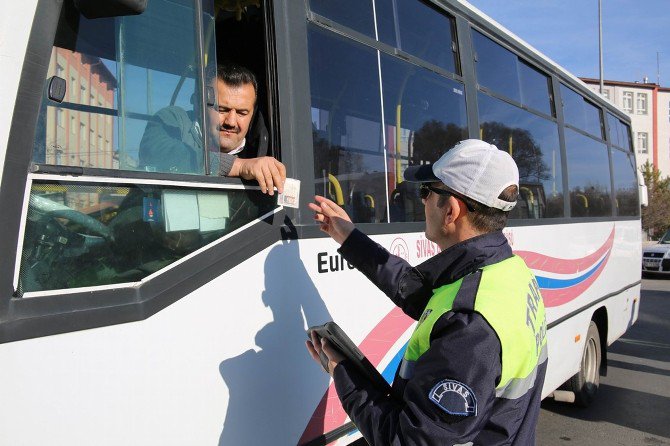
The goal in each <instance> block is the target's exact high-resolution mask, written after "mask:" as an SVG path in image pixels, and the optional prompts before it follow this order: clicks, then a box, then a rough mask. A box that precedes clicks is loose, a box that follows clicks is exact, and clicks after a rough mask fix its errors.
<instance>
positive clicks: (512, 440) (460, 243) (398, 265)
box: [307, 139, 547, 446]
mask: <svg viewBox="0 0 670 446" xmlns="http://www.w3.org/2000/svg"><path fill="white" fill-rule="evenodd" d="M405 179H406V180H407V181H412V182H419V183H420V192H421V198H422V200H423V202H424V206H425V216H426V237H427V238H428V239H429V240H431V241H433V242H435V243H436V244H437V245H438V246H439V247H440V249H441V250H442V251H441V252H440V253H439V254H438V255H436V256H434V257H432V258H431V259H429V260H427V261H425V262H423V263H422V264H420V265H418V266H416V267H412V266H411V265H409V264H408V263H407V262H406V261H405V260H403V259H401V258H399V257H396V256H394V255H392V254H390V253H389V252H388V251H386V250H385V249H384V248H382V247H381V246H380V245H378V244H376V243H374V242H373V241H372V240H371V239H370V238H368V237H367V236H366V235H364V234H363V233H362V232H360V231H359V230H357V229H355V227H354V225H353V223H352V222H351V220H350V219H349V216H348V215H347V214H346V212H344V210H342V209H341V208H340V207H338V206H337V205H336V204H335V203H333V202H332V201H330V200H327V199H325V198H323V197H320V196H317V197H316V203H310V204H309V207H310V209H311V210H313V211H315V213H316V214H315V217H314V218H315V220H316V221H318V222H319V223H320V225H321V230H322V231H324V232H326V233H327V234H328V235H330V236H331V237H332V238H333V239H334V240H335V241H337V242H338V243H340V244H341V245H342V246H341V247H340V249H339V252H340V253H341V254H342V255H343V256H344V258H345V259H347V261H349V262H350V263H351V264H353V265H354V266H355V267H356V268H357V269H358V270H359V271H361V272H362V273H363V274H365V275H366V276H367V277H368V279H370V280H371V281H372V282H373V283H374V284H375V285H377V287H379V288H380V289H381V290H382V291H384V293H386V295H387V296H389V297H390V298H391V300H393V302H394V303H395V304H396V305H398V306H400V307H401V308H402V309H403V311H404V312H405V313H406V314H407V315H409V316H410V317H412V318H414V319H415V320H418V321H419V322H418V325H417V327H416V329H415V331H414V333H413V334H412V336H411V338H410V340H409V343H408V346H407V350H406V351H405V353H404V357H403V360H402V362H401V364H400V366H399V368H398V370H397V372H396V376H395V379H394V381H393V394H392V395H382V394H380V392H379V391H377V390H375V388H374V387H373V386H372V385H371V384H370V383H369V382H368V380H367V379H366V378H365V377H363V376H362V375H360V374H359V373H358V372H357V370H356V369H355V368H354V367H352V364H351V363H350V360H348V359H345V358H344V357H343V356H341V355H340V354H339V353H338V352H337V351H336V350H334V349H333V348H332V346H331V345H330V344H329V343H328V342H327V341H325V340H319V339H316V338H315V337H313V338H312V339H311V341H308V342H307V348H308V350H309V353H310V354H311V356H312V357H313V359H314V360H315V361H316V362H318V363H320V361H319V353H320V352H321V351H323V352H324V353H325V354H326V355H327V356H328V358H329V364H328V365H329V372H330V374H331V375H332V376H333V379H334V382H335V388H336V390H337V394H338V396H339V398H340V401H341V402H342V405H343V407H344V409H345V411H346V412H347V414H348V415H349V417H350V418H351V420H352V421H353V422H354V423H355V424H356V426H357V427H358V429H359V430H360V431H361V433H362V434H363V436H364V437H365V439H366V440H367V442H368V443H369V444H371V445H384V446H386V445H473V444H476V445H480V444H481V445H503V444H504V445H510V444H511V445H530V444H534V443H535V426H536V424H537V419H538V415H539V410H540V400H541V392H542V385H543V383H544V375H545V371H546V365H547V347H546V337H545V335H546V324H545V313H544V306H543V303H542V298H541V296H540V292H539V288H538V286H537V282H536V280H535V277H534V276H533V274H532V273H531V271H530V270H529V269H528V267H527V266H526V265H525V263H524V262H523V260H522V259H521V258H519V257H517V256H515V255H514V254H513V253H512V249H511V247H510V245H509V244H508V242H507V239H506V238H505V236H504V235H503V233H502V229H503V227H504V226H505V224H506V222H507V214H508V212H509V211H510V210H511V209H512V208H513V207H514V205H515V204H516V198H517V196H518V188H519V184H518V183H519V171H518V169H517V166H516V164H515V162H514V160H513V159H512V157H511V156H510V155H509V154H507V153H506V152H503V151H500V150H498V149H497V148H496V147H495V146H493V145H491V144H487V143H485V142H483V141H480V140H472V139H471V140H465V141H461V142H459V143H458V144H456V145H455V146H454V147H452V148H451V149H450V150H448V151H447V152H446V153H445V154H444V155H442V157H441V158H440V159H439V160H437V162H435V163H434V164H433V165H432V166H430V165H422V166H412V167H409V168H408V169H407V170H406V171H405Z"/></svg>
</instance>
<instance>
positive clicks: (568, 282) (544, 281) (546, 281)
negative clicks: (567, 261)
mask: <svg viewBox="0 0 670 446" xmlns="http://www.w3.org/2000/svg"><path fill="white" fill-rule="evenodd" d="M606 258H607V257H603V258H602V259H601V260H600V262H598V263H597V264H596V265H595V266H594V267H593V268H591V269H590V270H589V271H587V272H586V273H584V274H582V275H581V276H579V277H575V278H572V279H551V278H548V277H542V276H535V278H536V279H537V284H538V286H539V287H540V288H543V289H547V290H555V289H558V288H568V287H571V286H574V285H577V284H579V283H581V282H583V281H585V280H586V279H588V278H589V277H591V276H592V275H593V273H595V272H596V271H597V270H598V268H600V265H602V264H603V262H604V261H605V259H606Z"/></svg>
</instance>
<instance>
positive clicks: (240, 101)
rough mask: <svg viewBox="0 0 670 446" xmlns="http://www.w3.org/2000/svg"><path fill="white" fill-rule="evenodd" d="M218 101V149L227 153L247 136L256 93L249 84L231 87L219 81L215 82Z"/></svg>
mask: <svg viewBox="0 0 670 446" xmlns="http://www.w3.org/2000/svg"><path fill="white" fill-rule="evenodd" d="M216 88H217V95H218V99H219V120H218V128H217V130H218V134H219V148H220V149H221V151H222V152H224V153H228V152H230V151H232V150H235V149H236V148H238V147H239V146H240V143H241V142H242V140H243V139H244V138H245V137H246V136H247V132H248V131H249V124H250V123H251V118H253V115H254V105H255V104H256V92H255V91H254V86H253V85H251V84H242V85H240V86H237V87H232V86H230V85H228V84H226V83H225V82H223V81H222V80H220V79H217V80H216Z"/></svg>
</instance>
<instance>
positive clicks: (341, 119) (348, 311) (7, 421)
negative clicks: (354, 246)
mask: <svg viewBox="0 0 670 446" xmlns="http://www.w3.org/2000/svg"><path fill="white" fill-rule="evenodd" d="M0 21H1V22H2V23H1V26H0V60H1V61H2V63H1V64H0V79H1V80H2V82H0V97H1V98H2V107H0V175H1V179H0V180H1V183H0V184H1V185H0V227H2V237H0V253H1V255H0V401H2V404H0V432H1V434H0V444H2V445H12V446H15V445H43V444H48V445H68V446H71V445H89V444H95V445H99V446H101V445H184V444H193V445H214V444H218V445H226V446H228V445H266V444H276V445H296V444H301V445H312V446H313V445H326V444H331V443H333V444H350V443H352V442H355V441H359V440H358V438H360V435H357V433H356V428H355V426H353V424H352V423H350V422H349V420H348V419H347V416H346V414H345V413H344V411H343V410H342V408H341V406H340V405H339V403H338V400H337V397H336V395H335V393H334V388H333V386H332V384H331V383H330V382H329V380H328V376H327V375H325V374H324V373H323V371H322V370H320V369H319V367H318V366H316V365H315V364H314V363H313V362H312V361H311V359H310V358H309V357H308V355H307V352H306V350H305V346H304V341H305V339H306V335H305V330H306V328H307V327H308V326H312V325H316V324H321V323H324V322H326V321H329V320H335V321H336V322H337V323H338V324H339V325H340V326H341V327H343V329H344V330H345V331H346V332H347V333H348V334H349V335H350V336H351V337H352V339H354V341H355V342H357V343H358V344H359V345H360V347H361V349H362V350H363V351H364V352H365V353H366V354H367V355H368V357H369V358H370V360H371V362H373V364H374V365H375V366H376V367H377V368H378V369H379V370H380V371H381V372H382V373H383V374H384V376H386V377H388V378H389V379H391V377H392V375H393V372H394V370H395V368H396V366H397V364H398V361H399V358H400V356H401V355H402V352H403V348H404V346H405V344H406V342H407V340H408V339H409V336H410V334H411V332H412V329H413V322H414V321H412V320H411V319H409V318H408V317H406V316H404V315H403V314H401V312H400V311H399V310H398V309H397V308H395V307H394V306H393V304H392V303H391V302H390V300H389V299H387V298H386V297H385V296H383V295H382V294H381V293H380V292H379V291H378V290H377V289H376V288H374V286H373V285H371V284H370V283H369V282H368V280H367V279H366V278H365V277H363V275H362V274H360V273H359V272H357V271H356V270H354V269H352V267H351V266H350V265H348V264H347V262H346V261H344V260H343V259H342V257H340V256H339V255H338V253H337V245H336V244H335V243H334V242H333V241H331V240H330V239H329V238H326V237H324V236H323V235H322V234H321V233H320V232H319V230H318V228H317V227H316V226H315V225H314V224H313V220H312V213H311V212H309V211H308V210H307V209H306V203H307V202H308V201H310V200H311V199H312V197H313V195H314V194H315V193H319V194H326V195H327V196H329V197H331V198H333V199H334V200H336V201H337V202H338V203H340V204H341V205H343V206H344V207H345V209H347V211H348V212H349V214H350V215H351V216H352V217H353V219H354V220H355V221H356V222H357V223H358V226H359V228H361V229H362V230H363V231H364V232H366V233H367V234H369V235H371V236H372V237H373V238H374V239H375V240H376V241H377V242H379V243H380V244H381V245H382V246H385V247H386V248H388V249H389V250H390V251H391V252H393V253H395V254H397V255H400V256H402V257H404V258H405V259H407V260H408V261H409V262H411V263H413V264H416V263H419V262H421V261H423V260H425V259H427V258H428V257H430V256H432V255H434V254H436V253H437V252H438V248H437V246H436V245H435V244H433V243H431V242H430V241H428V240H426V238H425V236H424V234H423V219H424V214H423V208H422V205H421V201H420V199H419V197H418V191H417V189H416V187H415V186H412V185H410V184H407V183H404V182H402V172H403V171H404V169H405V168H406V167H407V166H408V165H414V164H423V163H431V162H432V161H434V160H436V159H437V158H438V157H439V156H440V154H441V153H442V151H443V150H444V149H445V148H446V147H449V146H450V145H452V144H453V143H455V142H456V141H458V140H461V139H465V138H468V137H474V138H481V139H484V140H486V141H489V142H492V143H495V144H496V145H497V146H498V147H499V148H500V149H501V150H506V151H509V153H511V154H512V156H513V157H514V158H515V159H516V161H517V163H518V165H519V168H520V172H521V198H520V201H519V205H518V206H517V207H516V208H515V210H514V211H513V213H512V215H511V219H510V220H509V224H508V227H507V228H506V229H505V231H504V233H505V235H506V236H507V237H508V239H509V241H510V243H511V245H512V247H513V249H514V251H515V252H516V253H517V254H518V255H520V256H522V257H523V258H524V259H525V260H526V262H527V263H528V265H529V266H530V267H531V268H532V269H533V271H534V272H535V274H536V275H537V279H538V283H539V285H540V287H541V288H542V294H543V298H544V301H545V306H546V307H547V313H548V318H549V319H548V339H549V363H548V371H547V377H546V382H545V388H544V396H549V395H557V396H559V397H561V398H562V399H566V395H567V399H574V400H575V401H576V402H577V403H580V404H583V405H585V404H588V402H589V401H590V400H591V399H592V398H593V396H594V394H595V390H596V389H597V387H598V379H599V378H598V377H599V374H601V373H604V372H605V370H606V365H607V361H606V357H607V356H606V352H607V346H608V345H610V344H611V343H612V342H614V341H615V340H616V339H617V338H619V337H620V336H621V335H622V334H623V333H624V332H625V331H626V329H627V328H628V327H630V326H631V325H632V324H633V323H634V322H635V321H636V319H637V315H638V308H639V299H640V262H641V243H640V234H641V230H640V199H639V197H640V195H639V186H638V176H637V175H636V170H635V165H636V164H635V155H634V152H633V150H632V145H631V131H630V119H629V118H628V117H627V116H626V115H625V114H624V113H622V112H621V111H620V110H618V109H617V108H615V107H614V106H612V105H611V104H610V103H608V102H606V101H604V100H602V99H601V98H600V97H598V96H597V95H596V94H594V93H593V92H591V91H590V90H589V89H588V88H586V87H585V86H584V85H583V84H582V83H581V82H580V81H579V80H578V79H576V78H575V77H574V76H572V75H570V74H569V73H567V72H566V71H565V70H563V69H562V68H560V67H559V66H557V65H556V64H555V63H553V62H552V61H551V60H549V59H548V58H546V57H545V56H543V55H541V54H540V53H539V52H537V51H536V50H534V49H533V48H531V47H530V46H529V45H528V44H526V43H524V42H522V41H521V40H520V39H519V38H517V37H515V36H514V35H512V34H511V33H509V32H508V31H506V30H505V29H504V28H502V27H501V26H500V25H498V24H497V23H495V22H494V21H493V20H491V19H490V18H488V17H486V16H485V15H483V14H482V13H480V12H479V11H477V10H476V9H475V7H474V6H472V5H470V4H468V3H465V2H462V1H457V0H432V1H429V0H338V1H330V0H306V1H293V0H291V1H289V0H275V1H269V0H252V1H224V0H149V1H148V2H147V1H142V0H24V1H21V2H18V1H4V2H2V3H1V4H0ZM224 60H225V61H233V62H236V63H238V64H241V65H245V66H247V67H249V68H250V69H252V70H253V71H254V72H255V73H256V75H257V76H258V78H259V92H258V93H259V98H258V107H257V110H256V118H255V122H254V124H253V126H252V130H251V132H250V134H249V135H248V137H247V143H248V144H247V145H248V146H249V147H254V148H258V149H259V150H262V151H266V153H267V154H268V155H271V156H275V157H278V158H279V159H281V161H282V162H283V163H285V165H286V167H287V170H288V176H289V177H292V178H296V179H299V180H300V181H301V189H300V208H298V209H292V208H284V207H282V206H279V205H277V198H276V195H274V196H267V195H264V194H262V193H260V191H259V190H258V186H257V185H254V184H252V183H249V182H242V181H240V180H238V179H234V178H223V177H220V176H218V175H217V173H216V172H217V169H216V159H217V152H218V150H217V147H216V142H215V141H214V138H212V137H211V136H210V135H209V131H208V129H209V128H210V125H211V123H212V122H211V116H212V115H214V116H216V104H217V102H216V97H215V92H214V91H213V90H212V89H211V88H209V86H208V82H207V79H208V76H211V73H212V70H213V69H214V67H215V66H216V64H217V63H220V62H222V61H224ZM165 109H167V110H169V111H172V112H174V113H175V114H179V115H180V116H186V117H187V118H184V120H183V121H180V122H181V123H182V124H183V125H184V126H186V127H187V128H186V130H187V131H189V132H190V133H191V142H190V143H189V142H188V141H186V139H185V138H183V137H182V138H181V139H180V137H179V132H176V135H177V136H175V137H174V138H173V139H168V140H165V141H159V142H157V141H148V139H150V138H148V137H146V136H145V129H146V127H147V125H148V123H152V122H154V123H155V122H156V121H157V119H158V117H157V116H158V113H159V112H160V111H161V110H165ZM164 124H165V125H166V126H168V127H170V126H169V124H168V123H164ZM172 125H173V127H174V125H175V124H174V123H173V124H172ZM193 141H196V142H197V144H194V143H193ZM212 143H214V147H212ZM146 144H159V145H158V146H156V147H159V148H161V150H164V152H161V153H165V157H164V160H163V161H164V162H163V163H162V164H161V166H155V165H146V163H144V162H143V161H142V159H141V158H142V157H141V153H142V150H143V147H144V146H145V145H146ZM175 147H176V148H175Z"/></svg>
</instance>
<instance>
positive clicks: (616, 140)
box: [607, 113, 630, 151]
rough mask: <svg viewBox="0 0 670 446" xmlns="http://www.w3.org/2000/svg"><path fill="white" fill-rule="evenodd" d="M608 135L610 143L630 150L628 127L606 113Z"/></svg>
mask: <svg viewBox="0 0 670 446" xmlns="http://www.w3.org/2000/svg"><path fill="white" fill-rule="evenodd" d="M607 124H608V125H609V137H610V141H611V143H612V145H614V146H616V147H620V148H622V149H624V150H626V151H630V136H629V134H628V133H629V132H630V127H628V124H626V123H624V122H623V121H621V120H620V119H619V118H617V117H615V116H614V115H612V114H610V113H607Z"/></svg>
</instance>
